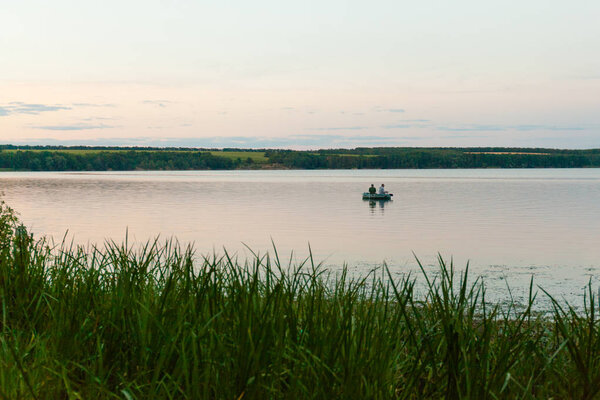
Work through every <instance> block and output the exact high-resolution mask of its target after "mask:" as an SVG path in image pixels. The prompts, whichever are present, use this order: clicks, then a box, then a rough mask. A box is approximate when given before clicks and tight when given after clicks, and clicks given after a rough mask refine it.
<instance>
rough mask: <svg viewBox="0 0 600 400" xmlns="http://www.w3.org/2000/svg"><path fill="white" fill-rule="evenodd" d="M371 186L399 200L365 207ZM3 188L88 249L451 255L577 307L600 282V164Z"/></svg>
mask: <svg viewBox="0 0 600 400" xmlns="http://www.w3.org/2000/svg"><path fill="white" fill-rule="evenodd" d="M371 183H373V184H375V186H379V185H380V184H381V183H385V185H386V188H388V190H389V191H390V192H392V193H394V197H393V199H394V200H393V201H390V202H385V203H379V202H376V203H370V202H368V201H363V200H362V199H361V194H362V192H363V191H366V190H367V188H368V186H369V185H370V184H371ZM0 191H3V192H4V194H5V196H4V197H5V200H6V201H7V203H9V204H10V205H11V206H12V207H13V208H15V209H16V210H18V211H19V212H20V214H21V218H22V220H23V221H24V222H25V223H26V225H28V226H30V227H31V228H32V230H33V231H34V232H35V233H36V234H38V235H49V236H52V237H54V239H55V240H61V239H62V237H63V236H64V235H65V232H67V231H68V238H69V239H71V238H72V239H73V240H74V241H75V242H76V243H81V244H87V243H101V242H103V241H104V240H105V239H107V238H111V239H116V240H117V241H119V240H122V239H123V238H124V237H125V233H126V232H128V235H129V238H130V240H132V239H133V240H136V241H146V240H148V239H151V238H154V237H156V236H157V235H160V236H161V237H164V238H167V237H171V236H175V237H177V238H178V239H179V241H180V242H184V243H187V242H193V243H195V247H196V248H197V249H198V251H199V252H200V253H211V252H213V250H216V251H217V252H221V251H222V248H223V247H225V248H227V249H228V251H231V252H234V253H236V254H238V255H239V256H240V257H246V256H247V255H248V250H247V249H245V247H244V244H245V245H247V246H249V247H250V248H252V249H253V250H255V251H257V252H265V251H268V250H270V249H271V240H272V241H273V242H274V243H275V244H276V245H277V249H278V251H279V253H280V255H285V258H289V256H290V253H291V252H292V250H293V251H294V258H296V259H298V260H300V259H302V258H303V257H305V256H306V255H307V253H308V244H309V243H310V246H311V248H312V251H313V253H314V255H315V259H316V260H317V261H323V262H324V263H325V264H326V265H328V266H330V267H331V268H336V267H339V266H340V265H342V264H343V263H344V262H346V263H348V265H349V267H350V268H351V269H352V270H355V271H358V272H366V271H368V270H370V269H371V268H373V267H374V266H377V265H381V264H382V263H383V262H386V263H387V264H388V265H389V266H390V267H391V268H392V270H393V271H394V272H395V273H405V272H407V271H414V270H415V267H416V263H415V259H414V256H413V252H414V253H415V254H416V255H417V256H418V257H419V258H420V259H421V260H422V261H423V262H424V263H425V264H426V265H433V264H434V263H435V257H436V255H437V253H438V252H439V253H441V254H442V255H443V256H444V257H448V258H450V257H453V258H454V261H455V263H456V264H458V265H460V266H464V264H465V263H466V262H467V261H470V264H471V267H472V270H473V271H475V272H476V273H477V274H479V275H482V276H484V277H485V279H486V281H487V282H488V284H489V285H490V287H491V288H492V292H494V291H495V292H497V293H501V292H503V291H505V287H506V283H507V282H508V283H509V284H510V286H511V287H513V288H515V291H516V292H517V295H519V293H521V292H522V290H524V287H526V286H527V285H528V282H529V278H530V277H531V275H532V274H533V275H535V282H536V283H538V284H540V285H541V286H543V287H544V288H547V289H549V290H550V291H552V292H554V293H556V294H557V295H558V296H565V297H567V298H569V297H573V296H578V295H579V294H580V293H581V288H582V287H583V286H584V285H585V283H586V282H587V281H588V280H589V279H590V278H592V279H593V280H594V281H595V279H596V276H597V274H598V273H600V169H568V170H567V169H544V170H532V169H527V170H514V169H513V170H502V169H500V170H499V169H488V170H358V171H357V170H348V171H346V170H342V171H340V170H336V171H194V172H190V171H185V172H102V173H96V172H94V173H44V172H39V173H37V172H36V173H33V172H22V173H7V172H3V173H0ZM282 258H283V257H282ZM519 291H521V292H519Z"/></svg>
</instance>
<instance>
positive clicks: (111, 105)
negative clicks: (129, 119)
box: [73, 103, 116, 107]
mask: <svg viewBox="0 0 600 400" xmlns="http://www.w3.org/2000/svg"><path fill="white" fill-rule="evenodd" d="M73 106H75V107H116V105H114V104H111V103H101V104H93V103H73Z"/></svg>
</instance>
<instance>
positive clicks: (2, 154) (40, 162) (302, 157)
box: [0, 145, 600, 171]
mask: <svg viewBox="0 0 600 400" xmlns="http://www.w3.org/2000/svg"><path fill="white" fill-rule="evenodd" d="M584 167H600V149H590V150H558V149H538V148H496V147H486V148H411V147H374V148H366V147H364V148H356V149H351V150H348V149H334V150H318V151H292V150H265V149H263V150H252V149H221V150H215V149H189V148H152V147H148V148H136V147H83V146H75V147H61V146H21V147H18V146H12V145H0V170H13V171H14V170H27V171H107V170H114V171H129V170H194V169H225V170H228V169H259V168H270V169H274V168H280V169H281V168H294V169H349V168H357V169H360V168H584Z"/></svg>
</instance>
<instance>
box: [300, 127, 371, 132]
mask: <svg viewBox="0 0 600 400" xmlns="http://www.w3.org/2000/svg"><path fill="white" fill-rule="evenodd" d="M363 129H369V127H367V126H335V127H329V128H308V129H307V130H309V131H359V130H363Z"/></svg>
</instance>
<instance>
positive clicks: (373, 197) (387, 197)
mask: <svg viewBox="0 0 600 400" xmlns="http://www.w3.org/2000/svg"><path fill="white" fill-rule="evenodd" d="M392 196H393V194H392V193H386V194H379V193H375V194H371V193H369V192H364V193H363V200H391V199H392Z"/></svg>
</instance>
